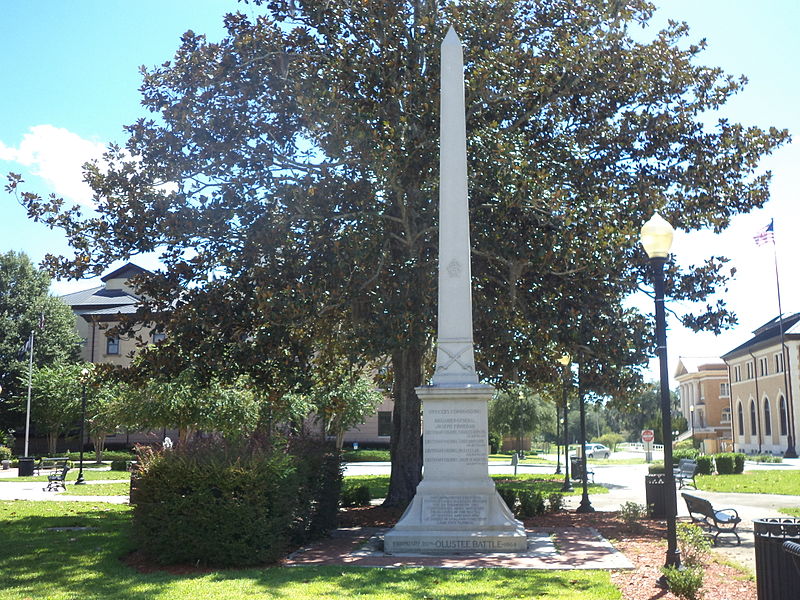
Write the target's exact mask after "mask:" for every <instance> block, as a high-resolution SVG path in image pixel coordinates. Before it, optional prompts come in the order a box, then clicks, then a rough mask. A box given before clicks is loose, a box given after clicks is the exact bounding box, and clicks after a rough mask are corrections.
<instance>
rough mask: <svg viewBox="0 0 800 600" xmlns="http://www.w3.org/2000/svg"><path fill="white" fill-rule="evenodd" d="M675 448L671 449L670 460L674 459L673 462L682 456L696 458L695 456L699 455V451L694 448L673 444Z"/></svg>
mask: <svg viewBox="0 0 800 600" xmlns="http://www.w3.org/2000/svg"><path fill="white" fill-rule="evenodd" d="M675 446H676V447H675V449H674V450H673V451H672V460H673V461H675V464H677V463H678V461H679V460H680V459H682V458H688V459H689V460H696V459H697V457H698V456H699V455H700V452H698V451H697V450H695V449H694V448H678V447H677V444H676V445H675Z"/></svg>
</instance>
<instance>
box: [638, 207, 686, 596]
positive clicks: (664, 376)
mask: <svg viewBox="0 0 800 600" xmlns="http://www.w3.org/2000/svg"><path fill="white" fill-rule="evenodd" d="M673 233H674V230H673V229H672V225H670V224H669V223H667V222H666V221H665V220H664V219H663V218H662V217H661V216H660V215H659V214H658V213H656V214H654V215H653V217H652V218H651V219H650V220H649V221H648V222H647V223H645V224H644V225H643V226H642V231H641V242H642V246H644V251H645V252H647V256H648V257H650V266H651V267H652V271H653V292H654V295H655V309H656V353H657V354H658V362H659V374H660V375H659V379H660V383H661V424H662V434H663V439H664V479H665V482H664V490H665V492H666V498H665V505H666V511H667V558H666V562H665V563H664V566H665V567H676V568H678V567H680V566H681V553H680V550H678V539H677V531H676V515H677V512H678V501H677V495H676V493H675V475H674V473H673V471H672V406H671V405H670V397H669V370H668V367H667V320H666V314H665V312H664V265H665V264H666V262H667V257H668V256H669V250H670V248H671V247H672V235H673ZM662 583H664V580H663V578H662Z"/></svg>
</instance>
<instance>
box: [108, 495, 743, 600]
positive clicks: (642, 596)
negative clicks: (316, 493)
mask: <svg viewBox="0 0 800 600" xmlns="http://www.w3.org/2000/svg"><path fill="white" fill-rule="evenodd" d="M401 515H402V511H400V510H398V509H393V508H384V507H382V506H371V507H364V508H350V509H345V510H343V511H342V512H341V518H340V522H339V526H340V527H341V528H360V527H363V528H383V527H391V526H392V525H394V524H395V523H396V522H397V520H398V519H399V518H400V516H401ZM525 525H526V527H530V528H558V529H563V528H571V527H581V528H589V527H591V528H594V529H596V530H597V531H599V532H600V534H601V535H602V536H603V537H604V538H606V539H607V540H610V541H611V542H612V544H613V545H614V547H615V548H616V549H617V550H619V551H620V552H622V553H623V554H624V555H625V556H626V557H627V558H628V559H629V560H630V561H631V562H632V563H633V564H634V567H635V568H634V569H632V570H624V571H623V570H620V571H613V572H612V574H611V578H612V580H613V581H614V584H615V585H616V586H617V587H618V588H619V589H620V590H621V591H622V595H623V598H625V600H679V599H678V597H677V596H675V595H674V594H672V593H670V592H668V591H665V590H662V589H661V588H659V587H658V586H657V585H656V581H657V580H658V578H659V576H660V575H661V571H660V568H661V566H662V565H663V564H664V558H665V553H666V542H665V541H664V540H665V537H666V528H665V525H664V523H663V522H660V521H649V520H648V521H644V522H642V523H638V524H636V525H634V526H628V525H626V524H625V523H624V522H623V521H622V520H621V519H619V517H618V516H617V513H614V512H602V511H598V512H594V513H589V514H577V513H574V512H563V513H550V514H547V515H543V516H540V517H536V518H534V519H527V520H526V521H525ZM329 542H330V544H331V545H332V546H331V548H332V549H334V550H335V548H336V547H339V546H341V547H342V548H344V547H350V546H352V545H353V539H352V538H350V537H348V536H347V535H345V536H337V537H334V538H332V539H331V540H329ZM709 561H710V564H709V566H710V568H707V569H706V571H705V580H704V585H703V588H702V590H701V598H703V600H756V584H755V581H753V580H751V579H748V578H747V576H745V575H744V574H743V573H742V572H741V571H739V570H737V569H735V568H733V567H730V566H728V565H724V564H721V563H717V562H713V559H711V558H709ZM124 562H125V563H126V564H127V565H129V566H131V567H133V568H135V569H136V570H137V571H139V572H153V571H166V572H169V573H173V574H178V575H191V574H201V573H208V572H212V571H218V570H220V569H211V568H207V567H206V568H202V567H194V566H191V565H175V566H170V567H164V566H161V565H153V564H151V563H148V561H147V560H145V559H144V558H143V557H142V556H141V555H139V554H138V553H133V554H131V555H128V556H127V557H126V558H125V560H124Z"/></svg>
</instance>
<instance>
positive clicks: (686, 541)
mask: <svg viewBox="0 0 800 600" xmlns="http://www.w3.org/2000/svg"><path fill="white" fill-rule="evenodd" d="M676 533H677V537H678V546H679V548H680V551H681V560H682V562H683V564H684V565H685V566H687V567H702V566H703V560H704V559H705V557H706V556H707V555H708V552H709V550H711V541H710V540H709V539H708V537H706V535H705V533H704V532H703V530H702V529H701V528H700V527H699V526H697V525H694V524H692V523H678V528H677V531H676Z"/></svg>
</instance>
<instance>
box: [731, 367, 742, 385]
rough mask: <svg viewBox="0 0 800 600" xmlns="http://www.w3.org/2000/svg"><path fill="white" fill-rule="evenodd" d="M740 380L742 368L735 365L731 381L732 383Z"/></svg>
mask: <svg viewBox="0 0 800 600" xmlns="http://www.w3.org/2000/svg"><path fill="white" fill-rule="evenodd" d="M741 380H742V367H741V365H736V366H735V367H733V381H734V383H736V382H738V381H741Z"/></svg>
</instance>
